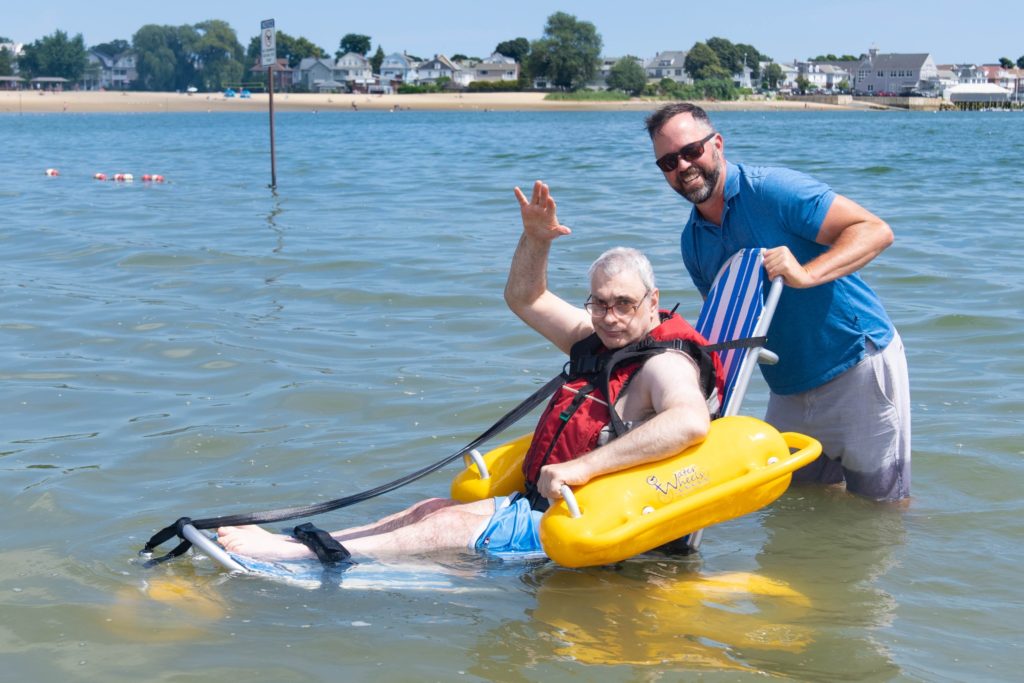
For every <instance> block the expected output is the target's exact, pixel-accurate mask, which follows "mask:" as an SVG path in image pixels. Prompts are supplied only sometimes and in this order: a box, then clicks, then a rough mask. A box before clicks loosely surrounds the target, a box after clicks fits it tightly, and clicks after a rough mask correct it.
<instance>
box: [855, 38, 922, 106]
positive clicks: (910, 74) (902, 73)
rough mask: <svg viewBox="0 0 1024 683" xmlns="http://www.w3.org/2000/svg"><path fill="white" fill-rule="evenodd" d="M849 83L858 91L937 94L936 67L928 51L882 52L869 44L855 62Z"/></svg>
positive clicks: (867, 92) (874, 93) (866, 93)
mask: <svg viewBox="0 0 1024 683" xmlns="http://www.w3.org/2000/svg"><path fill="white" fill-rule="evenodd" d="M853 87H854V90H855V91H856V92H857V93H858V94H861V95H877V94H880V93H887V94H888V93H892V94H894V95H901V94H904V95H906V94H910V93H912V92H922V93H934V94H938V92H939V87H940V86H939V69H938V67H937V66H936V65H935V60H933V59H932V56H931V55H930V54H927V53H914V54H900V53H891V54H882V53H879V51H878V48H875V47H873V48H871V49H870V50H869V51H868V54H867V55H866V56H865V57H864V58H863V59H861V60H860V63H859V64H857V71H856V74H855V75H854V83H853Z"/></svg>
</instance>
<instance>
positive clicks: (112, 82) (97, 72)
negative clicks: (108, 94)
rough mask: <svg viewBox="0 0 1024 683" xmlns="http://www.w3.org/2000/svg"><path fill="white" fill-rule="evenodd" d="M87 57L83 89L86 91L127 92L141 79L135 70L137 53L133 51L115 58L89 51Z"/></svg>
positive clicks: (125, 52) (126, 51)
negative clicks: (136, 80)
mask: <svg viewBox="0 0 1024 683" xmlns="http://www.w3.org/2000/svg"><path fill="white" fill-rule="evenodd" d="M85 57H86V67H85V74H84V76H83V78H82V87H83V88H85V89H86V90H99V89H101V88H102V89H105V90H127V89H128V88H129V87H130V86H131V84H132V83H133V82H134V81H135V79H137V78H138V77H139V74H138V72H137V71H136V70H135V53H134V52H132V51H131V50H125V51H124V52H122V53H121V54H119V55H114V56H110V55H108V54H105V53H103V52H97V51H96V50H89V51H88V52H87V53H86V55H85Z"/></svg>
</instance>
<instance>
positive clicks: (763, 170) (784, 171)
mask: <svg viewBox="0 0 1024 683" xmlns="http://www.w3.org/2000/svg"><path fill="white" fill-rule="evenodd" d="M735 166H736V172H737V175H738V177H739V179H740V183H741V185H743V186H745V187H747V188H752V189H755V190H760V191H763V192H779V191H786V190H790V189H793V188H796V187H802V186H806V185H821V186H825V184H824V183H822V182H821V181H820V180H817V179H815V178H813V177H812V176H810V175H808V174H806V173H804V172H803V171H797V170H795V169H792V168H787V167H785V166H755V165H752V164H743V163H739V164H735Z"/></svg>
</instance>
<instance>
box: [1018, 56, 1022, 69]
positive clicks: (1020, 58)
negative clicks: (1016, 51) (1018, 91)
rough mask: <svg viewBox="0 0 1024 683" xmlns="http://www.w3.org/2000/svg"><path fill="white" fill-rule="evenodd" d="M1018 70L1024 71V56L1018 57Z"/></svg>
mask: <svg viewBox="0 0 1024 683" xmlns="http://www.w3.org/2000/svg"><path fill="white" fill-rule="evenodd" d="M1017 68H1018V69H1024V55H1021V56H1020V57H1017Z"/></svg>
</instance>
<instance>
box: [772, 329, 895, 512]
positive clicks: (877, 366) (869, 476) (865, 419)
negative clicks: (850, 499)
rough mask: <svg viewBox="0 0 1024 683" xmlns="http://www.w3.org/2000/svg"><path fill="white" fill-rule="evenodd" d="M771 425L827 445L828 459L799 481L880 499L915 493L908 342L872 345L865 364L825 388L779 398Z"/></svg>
mask: <svg viewBox="0 0 1024 683" xmlns="http://www.w3.org/2000/svg"><path fill="white" fill-rule="evenodd" d="M764 419H765V422H767V423H769V424H771V425H772V426H774V427H775V428H776V429H778V430H779V431H781V432H801V433H804V434H807V435H808V436H813V437H814V438H816V439H818V440H819V441H821V445H822V455H821V457H820V458H818V459H817V460H816V461H814V462H812V463H811V464H809V465H807V466H806V467H803V468H801V469H799V470H797V471H796V472H795V473H794V474H793V481H795V482H801V481H803V482H807V481H815V482H822V483H826V484H837V483H839V482H842V481H845V482H846V488H847V490H848V491H850V492H851V493H856V494H858V495H861V496H864V497H865V498H872V499H874V500H880V501H882V500H885V501H892V500H899V499H901V498H906V497H907V496H909V495H910V380H909V377H908V374H907V358H906V354H905V353H904V350H903V341H902V340H901V339H900V336H899V334H895V335H894V336H893V339H892V341H891V342H889V345H888V346H886V347H885V349H881V350H879V349H877V348H875V347H874V346H873V345H872V344H871V343H870V342H868V355H866V356H865V357H864V359H863V360H861V362H860V363H858V364H857V365H855V366H853V367H852V368H850V369H849V370H847V371H846V372H844V373H843V374H841V375H839V376H838V377H836V378H835V379H833V380H832V381H830V382H826V383H825V384H823V385H821V386H820V387H815V388H814V389H811V390H809V391H805V392H802V393H799V394H791V395H786V396H780V395H778V394H774V393H773V394H771V396H770V398H769V400H768V410H767V412H766V413H765V418H764Z"/></svg>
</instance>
